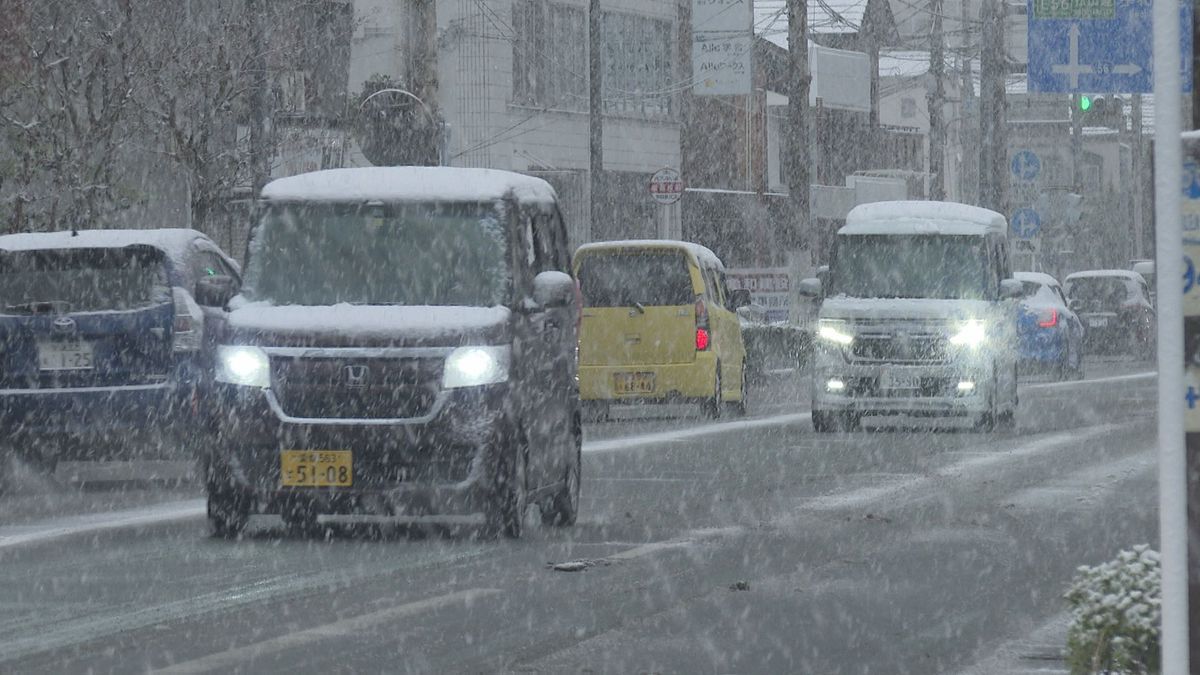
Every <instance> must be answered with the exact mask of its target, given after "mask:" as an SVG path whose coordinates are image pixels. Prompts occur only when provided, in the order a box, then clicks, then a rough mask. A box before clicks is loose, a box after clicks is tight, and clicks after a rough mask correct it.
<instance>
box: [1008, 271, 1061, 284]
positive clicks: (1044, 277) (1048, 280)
mask: <svg viewBox="0 0 1200 675" xmlns="http://www.w3.org/2000/svg"><path fill="white" fill-rule="evenodd" d="M1013 278H1014V279H1016V280H1017V281H1036V282H1037V283H1039V284H1042V285H1043V286H1057V285H1058V279H1055V278H1054V277H1052V276H1050V275H1049V274H1046V273H1045V272H1013Z"/></svg>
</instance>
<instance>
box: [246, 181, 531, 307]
mask: <svg viewBox="0 0 1200 675" xmlns="http://www.w3.org/2000/svg"><path fill="white" fill-rule="evenodd" d="M505 232H506V229H505V227H504V226H503V224H502V220H501V216H500V215H499V214H498V213H496V210H495V208H494V207H493V206H492V205H490V204H462V203H459V204H403V205H396V204H391V205H379V204H303V205H301V204H281V205H276V206H273V207H271V208H270V209H268V210H267V212H266V213H265V214H264V216H263V219H262V221H261V222H260V223H259V226H258V228H257V229H256V231H255V233H254V237H253V239H252V241H251V245H250V257H249V265H248V267H247V270H246V286H245V287H244V288H243V294H244V295H245V296H246V297H247V298H249V299H251V300H266V301H269V302H272V303H274V304H278V305H332V304H337V303H343V302H345V303H353V304H364V305H460V306H479V307H489V306H494V305H500V304H503V303H504V300H505V298H506V297H507V296H508V289H509V287H510V275H509V266H508V264H507V259H508V246H507V238H506V234H505Z"/></svg>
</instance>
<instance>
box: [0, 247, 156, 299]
mask: <svg viewBox="0 0 1200 675" xmlns="http://www.w3.org/2000/svg"><path fill="white" fill-rule="evenodd" d="M170 300H171V295H170V286H169V284H168V282H167V277H166V271H165V270H164V269H163V263H162V254H161V253H160V252H158V251H155V250H151V249H143V248H135V249H125V248H96V249H62V250H59V249H48V250H35V251H14V252H11V253H5V254H3V255H0V312H2V313H4V314H42V313H48V312H58V313H65V312H102V311H126V310H131V309H139V308H143V307H150V306H154V305H158V304H162V303H164V302H170Z"/></svg>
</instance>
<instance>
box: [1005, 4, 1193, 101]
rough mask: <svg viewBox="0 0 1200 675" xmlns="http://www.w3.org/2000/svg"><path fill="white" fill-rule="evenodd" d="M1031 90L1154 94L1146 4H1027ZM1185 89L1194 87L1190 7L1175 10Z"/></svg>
mask: <svg viewBox="0 0 1200 675" xmlns="http://www.w3.org/2000/svg"><path fill="white" fill-rule="evenodd" d="M1027 2H1028V15H1029V30H1028V36H1029V66H1028V77H1029V91H1032V92H1059V93H1086V92H1096V93H1106V94H1146V93H1150V92H1151V91H1153V90H1154V67H1153V56H1154V54H1153V49H1152V47H1153V43H1154V40H1153V36H1152V32H1151V16H1150V14H1151V1H1150V0H1027ZM1179 16H1180V25H1181V26H1182V30H1180V48H1181V50H1182V51H1181V52H1180V53H1181V54H1184V55H1185V58H1184V59H1183V63H1181V64H1180V72H1181V73H1182V74H1183V90H1184V91H1191V85H1192V60H1191V58H1190V55H1191V53H1192V5H1191V2H1190V0H1183V1H1182V2H1181V3H1180V6H1179Z"/></svg>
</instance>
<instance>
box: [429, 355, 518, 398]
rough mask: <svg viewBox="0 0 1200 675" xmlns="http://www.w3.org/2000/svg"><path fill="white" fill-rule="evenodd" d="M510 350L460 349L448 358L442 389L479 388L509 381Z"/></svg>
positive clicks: (443, 374)
mask: <svg viewBox="0 0 1200 675" xmlns="http://www.w3.org/2000/svg"><path fill="white" fill-rule="evenodd" d="M509 354H510V350H509V348H508V347H507V346H504V347H459V348H458V349H455V350H454V351H452V352H450V355H449V356H447V357H446V370H445V372H444V373H442V387H443V388H445V389H458V388H460V387H478V386H481V385H485V384H499V383H500V382H507V381H508V362H509Z"/></svg>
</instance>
